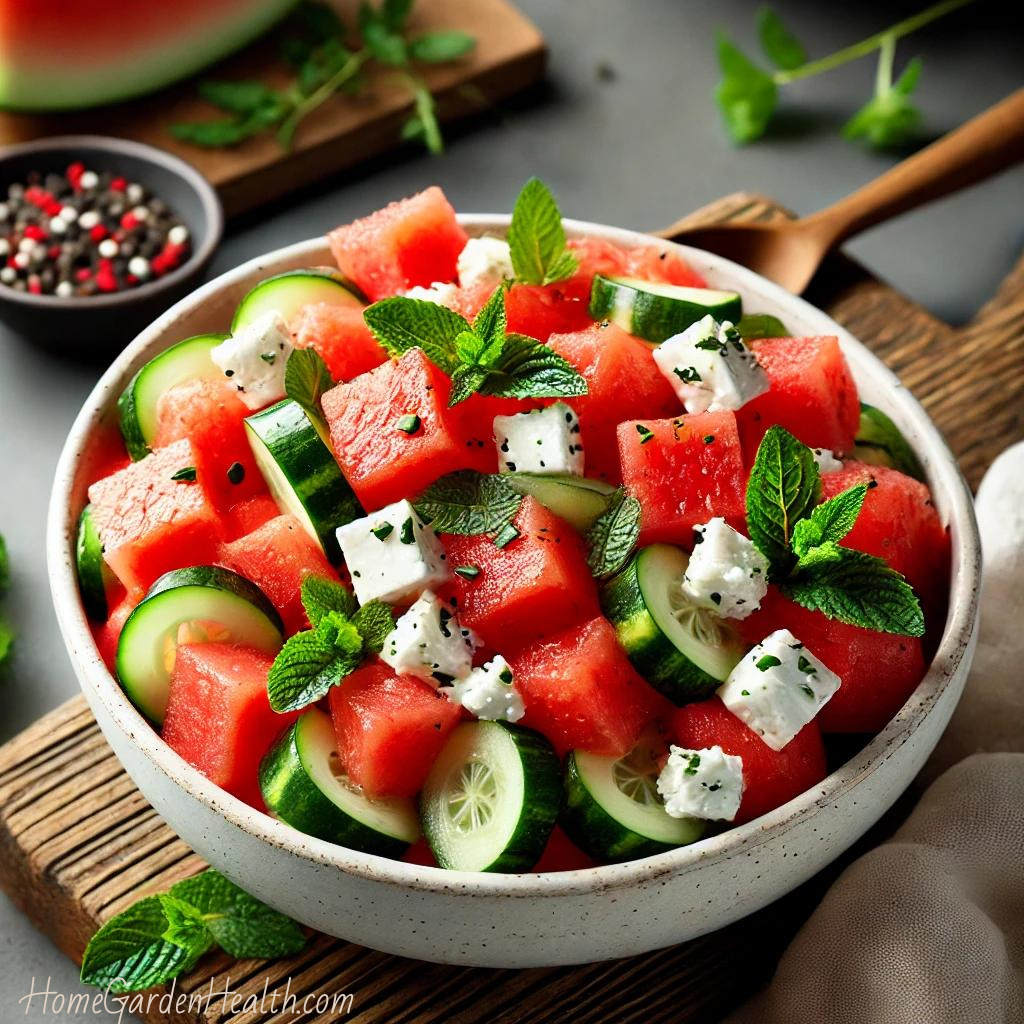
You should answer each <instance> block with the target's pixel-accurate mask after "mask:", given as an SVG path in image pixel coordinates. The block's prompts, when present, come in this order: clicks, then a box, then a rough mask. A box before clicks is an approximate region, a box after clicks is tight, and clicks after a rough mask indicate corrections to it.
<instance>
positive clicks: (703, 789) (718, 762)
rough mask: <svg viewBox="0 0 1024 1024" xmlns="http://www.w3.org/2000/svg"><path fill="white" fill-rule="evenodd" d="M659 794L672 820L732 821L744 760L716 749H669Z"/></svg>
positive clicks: (736, 808) (738, 796)
mask: <svg viewBox="0 0 1024 1024" xmlns="http://www.w3.org/2000/svg"><path fill="white" fill-rule="evenodd" d="M658 792H659V793H660V794H661V798H662V800H664V801H665V811H666V812H667V813H668V814H669V815H671V816H672V817H673V818H703V819H706V820H708V821H732V819H733V818H735V817H736V812H737V811H738V810H739V809H740V801H741V800H742V799H743V758H741V757H737V756H735V755H734V754H727V753H725V751H724V750H722V748H721V747H719V746H713V747H705V748H702V749H700V750H686V749H684V748H683V747H677V746H672V747H670V748H669V756H668V761H667V762H666V764H665V767H664V768H662V770H661V774H660V775H659V776H658Z"/></svg>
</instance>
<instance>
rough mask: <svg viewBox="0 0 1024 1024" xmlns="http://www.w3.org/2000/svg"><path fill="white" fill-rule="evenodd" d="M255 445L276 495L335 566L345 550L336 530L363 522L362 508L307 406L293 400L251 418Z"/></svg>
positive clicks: (248, 428)
mask: <svg viewBox="0 0 1024 1024" xmlns="http://www.w3.org/2000/svg"><path fill="white" fill-rule="evenodd" d="M245 428H246V434H247V435H248V438H249V446H250V447H251V448H252V452H253V455H254V456H255V458H256V465H257V466H258V467H259V469H260V472H261V473H262V474H263V479H264V480H266V482H267V487H268V488H269V489H270V493H271V494H272V495H273V496H274V500H275V501H276V502H277V504H278V505H279V506H280V507H281V510H282V511H284V512H289V513H291V514H292V515H293V516H295V518H296V519H298V520H299V522H300V523H302V526H303V528H304V529H305V530H306V532H307V533H308V534H309V535H310V537H312V538H313V539H314V540H315V541H316V542H317V543H318V544H319V545H320V546H321V547H322V548H323V550H324V553H325V554H326V555H327V557H328V558H329V559H330V560H331V561H332V562H334V563H338V562H340V561H341V549H340V548H339V547H338V540H337V537H335V534H334V531H335V530H336V529H337V528H338V527H339V526H344V524H345V523H350V522H352V520H353V519H359V518H360V517H361V516H362V515H363V510H362V507H361V506H360V504H359V502H358V501H357V500H356V496H355V495H354V494H353V493H352V488H351V487H349V485H348V481H347V480H346V479H345V478H344V477H343V476H342V475H341V470H340V469H339V468H338V463H337V462H336V461H335V459H334V456H333V455H332V454H331V452H330V449H329V448H328V447H327V445H325V444H324V442H323V441H322V440H321V438H320V434H319V432H318V431H317V429H316V426H315V425H314V424H313V422H312V421H311V420H310V418H309V417H308V416H307V415H306V413H305V411H304V410H303V408H302V406H300V405H299V404H298V403H297V402H293V401H291V400H290V399H285V400H284V401H283V402H278V403H277V405H272V406H271V407H270V408H269V409H264V410H263V411H262V412H258V413H256V414H255V415H253V416H249V417H247V418H246V420H245Z"/></svg>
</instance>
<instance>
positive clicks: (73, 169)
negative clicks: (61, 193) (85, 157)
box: [64, 163, 85, 188]
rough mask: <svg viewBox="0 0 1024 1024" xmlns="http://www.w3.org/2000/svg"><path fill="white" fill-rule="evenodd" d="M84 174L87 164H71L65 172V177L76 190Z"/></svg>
mask: <svg viewBox="0 0 1024 1024" xmlns="http://www.w3.org/2000/svg"><path fill="white" fill-rule="evenodd" d="M83 174H85V164H82V163H74V164H71V165H69V167H68V169H67V170H66V171H65V172H64V176H65V177H66V178H67V179H68V181H70V182H71V184H72V185H73V186H74V187H75V188H78V183H79V181H81V178H82V175H83Z"/></svg>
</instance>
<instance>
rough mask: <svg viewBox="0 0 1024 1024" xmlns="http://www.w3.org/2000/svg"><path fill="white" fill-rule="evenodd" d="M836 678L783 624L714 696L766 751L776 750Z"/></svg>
mask: <svg viewBox="0 0 1024 1024" xmlns="http://www.w3.org/2000/svg"><path fill="white" fill-rule="evenodd" d="M841 682H842V680H841V679H840V678H839V676H837V675H836V674H835V672H833V671H832V670H831V669H829V668H826V666H825V665H824V664H823V663H822V662H821V661H819V660H818V659H817V658H816V657H815V656H814V655H813V654H811V652H810V651H809V650H807V648H806V647H804V645H803V644H802V643H800V641H799V640H797V638H796V637H795V636H793V634H792V633H791V632H790V631H789V630H788V629H777V630H776V631H775V632H774V633H772V634H771V635H770V636H767V637H765V638H764V640H762V641H761V642H760V643H759V644H758V645H757V646H756V647H755V648H754V649H753V650H752V651H750V653H749V654H746V655H744V657H743V660H742V661H741V662H740V663H739V664H738V665H737V666H736V667H735V668H734V669H733V670H732V672H730V673H729V678H728V679H726V681H725V682H724V683H723V684H722V685H721V686H720V687H719V688H718V696H719V697H721V699H722V703H723V704H724V705H725V706H726V707H727V708H728V709H729V710H730V711H731V712H732V713H733V714H734V715H735V716H736V717H737V718H738V719H740V721H742V722H744V723H746V725H747V726H749V727H750V728H751V729H752V730H753V731H754V732H756V733H757V734H758V736H760V737H761V739H763V740H764V741H765V743H767V744H768V746H769V747H771V748H772V750H782V748H783V747H785V746H786V744H787V743H789V741H790V740H792V739H793V737H794V736H796V734H797V733H798V732H799V731H800V730H801V729H802V728H803V727H804V726H805V725H806V724H807V723H808V722H809V721H810V720H811V719H812V718H814V716H815V715H816V714H817V713H818V712H819V711H820V710H821V709H822V708H823V707H824V706H825V705H826V704H827V703H828V702H829V700H830V699H831V698H832V695H833V694H834V693H835V692H836V690H838V689H839V685H840V683H841Z"/></svg>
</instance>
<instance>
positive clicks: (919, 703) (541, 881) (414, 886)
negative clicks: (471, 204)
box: [47, 214, 981, 898]
mask: <svg viewBox="0 0 1024 1024" xmlns="http://www.w3.org/2000/svg"><path fill="white" fill-rule="evenodd" d="M459 219H460V222H461V223H462V224H463V226H464V227H465V228H466V229H467V230H468V231H469V232H470V233H471V234H472V233H476V234H480V233H484V232H488V231H493V232H496V233H504V231H505V230H506V229H507V226H508V222H509V218H508V216H507V215H491V214H462V215H460V218H459ZM565 223H566V228H567V230H568V232H569V234H570V236H573V237H581V236H594V237H599V238H603V239H607V240H609V241H612V242H615V243H617V244H619V245H623V246H626V247H634V246H637V245H650V244H657V245H660V246H668V247H669V248H672V249H675V250H676V251H678V252H679V253H680V255H682V256H683V257H684V258H686V259H689V260H690V261H691V262H692V263H694V265H695V266H697V267H698V268H700V269H704V268H707V269H709V270H711V271H712V272H713V273H715V274H722V275H727V276H728V278H729V280H730V281H732V282H734V283H735V287H736V288H737V289H738V290H740V291H741V292H743V291H744V290H745V289H753V290H755V291H759V292H761V293H762V294H763V295H764V296H767V297H768V298H769V299H770V300H771V301H772V302H774V303H777V304H778V305H779V306H780V307H782V308H784V309H789V310H792V311H793V312H794V315H795V316H797V317H799V318H800V319H804V320H806V319H811V320H816V321H817V322H818V323H819V324H820V325H821V331H820V333H826V334H835V335H837V336H838V337H839V338H840V343H841V345H842V347H843V349H844V351H845V352H846V354H847V356H848V358H851V361H852V362H853V364H854V366H855V375H861V376H870V377H871V378H872V379H873V381H874V382H875V383H877V384H879V385H880V386H884V387H885V388H886V390H887V392H889V394H890V401H889V402H887V407H888V408H889V409H890V410H892V409H894V408H898V410H899V413H900V415H902V416H903V417H904V418H907V419H909V420H911V421H913V423H914V425H915V430H916V431H917V432H918V434H919V436H920V438H921V443H920V445H919V446H918V451H919V453H920V454H922V455H923V456H924V457H925V459H926V461H927V463H928V464H929V466H930V467H931V481H932V484H933V486H935V487H937V488H941V489H942V490H943V492H944V493H945V496H946V499H947V501H948V503H949V522H950V526H951V529H952V530H953V531H954V533H955V536H956V537H957V538H958V539H959V543H958V545H957V544H955V545H954V548H956V547H959V560H958V562H957V563H956V564H955V565H954V566H953V572H952V590H951V594H950V606H949V614H948V616H947V621H946V629H945V631H944V633H943V637H942V641H941V643H940V645H939V647H938V650H937V652H936V654H935V657H934V659H933V661H932V663H931V666H930V667H929V669H928V672H927V673H926V675H925V676H924V678H923V679H922V681H921V683H920V684H919V685H918V687H917V688H916V689H915V691H914V692H913V694H912V695H911V696H910V698H909V699H908V700H907V702H906V703H905V704H904V706H903V708H902V709H901V710H900V711H899V712H898V713H897V715H896V716H895V717H894V718H893V719H892V721H891V722H890V723H889V724H888V725H887V726H886V727H885V728H884V729H883V730H882V731H881V732H880V733H879V734H878V735H877V736H876V737H874V739H872V740H871V741H870V742H869V743H868V744H867V746H865V747H864V748H863V749H862V750H861V751H860V753H858V754H856V755H855V756H854V757H852V758H851V759H850V760H849V761H847V762H846V763H845V764H843V765H842V766H841V767H840V768H838V769H837V770H836V771H835V772H833V773H832V774H831V775H829V776H828V777H827V778H826V779H825V780H824V781H823V782H822V783H821V784H820V785H818V786H815V787H813V788H812V789H810V790H808V791H807V792H805V793H802V794H801V795H800V796H798V797H796V798H794V799H793V800H790V801H789V802H788V803H786V804H784V805H783V806H781V807H779V808H777V809H776V810H774V811H772V812H771V813H769V814H766V815H764V816H763V817H761V818H758V819H756V820H754V821H752V822H749V823H747V824H745V825H741V826H739V827H737V828H734V829H731V830H729V831H728V832H724V833H722V834H719V835H716V836H712V837H710V838H708V839H704V840H701V841H699V842H697V843H694V844H693V845H691V846H685V847H680V848H679V849H676V850H671V851H669V852H667V853H662V854H659V855H657V856H654V857H649V858H646V859H643V860H635V861H627V862H625V863H622V864H611V865H604V866H600V867H594V868H584V869H578V870H575V871H564V872H547V873H524V874H477V873H472V872H460V871H449V870H445V869H442V868H435V867H427V866H422V865H417V864H409V863H405V862H403V861H395V860H389V859H386V858H382V857H378V856H375V855H372V854H364V853H359V852H358V851H354V850H349V849H346V848H344V847H341V846H336V845H334V844H331V843H328V842H325V841H323V840H320V839H316V838H313V837H311V836H307V835H304V834H303V833H300V832H298V831H296V830H295V829H293V828H291V827H289V826H288V825H285V824H284V823H283V822H280V821H277V820H276V819H274V818H271V817H269V816H267V815H266V814H263V813H261V812H259V811H257V810H255V809H253V808H251V807H249V806H248V805H247V804H245V803H243V802H242V801H241V800H239V799H237V798H235V797H233V796H231V795H229V794H227V793H225V792H224V791H223V790H221V789H220V788H219V787H217V786H216V785H214V784H213V783H212V782H210V781H209V780H208V779H207V778H206V777H205V776H203V775H202V774H201V773H200V772H198V771H197V770H196V769H195V768H193V767H191V766H190V765H189V764H187V763H186V762H185V761H183V760H182V759H181V758H180V757H178V755H177V754H175V753H174V752H173V751H172V750H171V749H170V747H168V746H166V745H165V744H164V743H163V741H162V740H161V739H160V737H159V736H158V735H157V733H156V732H154V731H153V729H152V728H151V727H150V725H149V724H148V723H147V722H146V720H145V719H144V718H143V717H142V716H141V715H140V714H139V712H138V711H136V709H135V708H134V707H133V706H132V705H131V703H130V702H129V701H128V699H127V698H126V697H125V695H124V693H123V692H122V690H121V688H120V687H119V686H118V684H117V682H116V680H115V679H114V678H113V676H112V675H111V674H110V673H109V672H108V671H107V669H106V667H105V665H104V664H103V662H102V660H101V658H100V656H99V653H98V651H97V649H96V645H95V643H94V642H93V639H92V635H91V633H90V630H89V625H88V622H87V620H86V617H85V613H84V611H83V609H82V605H81V601H80V598H79V595H78V588H77V585H76V582H75V572H74V536H75V530H76V526H77V511H78V510H77V509H76V510H73V509H72V505H71V501H70V498H71V493H72V492H71V489H72V487H73V483H74V478H75V473H76V470H77V467H78V464H79V461H80V459H81V458H82V455H83V451H84V448H85V442H86V439H87V438H88V436H89V434H90V432H91V431H92V429H93V428H94V427H95V425H96V424H97V422H98V420H99V417H100V414H101V413H102V412H103V411H104V410H105V409H109V407H110V406H111V405H112V404H113V403H114V402H115V401H116V397H117V395H118V394H119V393H120V391H121V389H122V387H123V386H124V384H125V383H126V382H127V380H128V379H129V376H130V370H131V368H132V365H133V364H134V363H138V362H140V361H141V360H142V356H143V353H144V352H147V353H148V352H149V350H150V349H152V350H154V351H153V354H155V351H159V350H160V349H161V348H163V347H165V346H166V345H167V344H170V343H171V340H177V339H176V338H173V339H172V338H168V340H167V341H166V342H164V343H163V344H161V340H160V337H161V334H162V333H163V332H165V331H167V330H168V329H169V328H172V327H173V325H174V323H175V321H176V320H177V319H178V318H179V317H180V316H182V315H184V314H185V313H187V312H190V311H191V310H192V309H193V308H194V307H195V306H197V305H199V304H201V303H202V302H203V301H204V300H205V299H206V298H207V297H209V296H211V295H213V294H215V293H216V292H217V291H219V290H220V289H222V288H225V287H230V286H231V285H232V284H233V283H234V282H237V281H238V280H240V279H243V278H245V277H246V276H248V275H249V274H255V273H257V272H259V271H260V270H261V269H263V268H265V266H266V264H267V263H268V262H273V263H278V262H281V261H284V260H294V261H296V262H297V263H298V264H300V265H301V263H303V262H311V263H315V262H317V260H318V259H319V260H320V261H321V262H322V256H323V252H324V248H325V244H324V242H323V240H322V239H312V240H309V241H305V242H299V243H296V244H294V245H290V246H287V247H284V248H281V249H278V250H276V251H274V252H272V253H269V254H267V255H265V256H261V257H257V258H256V259H253V260H250V261H248V262H247V263H245V264H243V265H241V266H240V267H237V268H236V269H234V270H232V271H229V272H227V273H225V274H223V275H221V276H220V277H219V278H217V279H215V280H213V281H211V282H209V283H208V284H206V285H204V286H203V287H201V288H199V289H198V290H197V291H195V292H194V293H192V294H191V295H190V296H187V297H186V298H185V299H182V300H181V301H180V302H179V303H177V304H176V305H175V306H173V307H172V308H171V309H170V310H168V311H167V312H166V313H165V314H163V316H161V317H160V318H159V319H158V320H156V321H155V322H154V323H153V324H152V325H151V326H150V327H149V328H148V329H147V330H145V331H144V332H143V333H142V334H140V335H139V337H138V338H136V339H135V341H134V342H132V344H131V345H129V346H128V348H127V349H126V350H125V351H124V352H122V353H121V354H120V355H119V356H118V357H117V359H116V360H115V361H114V363H113V364H112V365H111V367H110V368H109V369H108V370H107V372H106V373H105V374H104V375H103V377H102V378H101V379H100V381H99V382H98V384H97V385H96V387H95V389H94V390H93V392H92V393H91V395H90V396H89V398H88V399H87V400H86V402H85V404H84V405H83V407H82V409H81V411H80V412H79V414H78V417H77V418H76V420H75V422H74V424H73V426H72V428H71V431H70V433H69V436H68V440H67V442H66V444H65V447H64V450H63V452H62V454H61V457H60V461H59V463H58V466H57V470H56V475H55V481H54V487H53V492H52V496H51V502H50V508H49V518H48V524H47V561H48V566H49V574H50V581H51V590H52V593H53V600H54V605H55V608H56V611H57V618H58V622H59V624H60V627H61V630H62V633H63V635H64V639H65V642H66V645H67V647H68V651H69V654H70V656H71V658H72V659H73V660H76V661H77V663H78V664H77V668H78V671H79V675H80V678H81V679H82V681H83V688H84V687H85V686H86V685H88V686H89V687H91V688H92V689H93V691H94V695H95V696H96V697H97V698H98V699H99V700H100V701H102V703H103V705H104V706H105V708H106V710H107V712H108V713H109V714H110V716H111V717H112V719H113V720H114V722H115V724H116V725H117V726H118V728H120V729H121V730H122V731H124V732H125V733H126V734H127V735H129V736H131V737H132V738H133V740H134V742H135V743H136V744H137V745H138V747H139V748H140V750H141V751H142V752H143V753H144V754H145V755H146V757H148V758H149V759H150V760H151V761H152V762H153V763H154V764H155V765H156V766H157V767H158V768H159V769H160V770H161V771H162V772H163V773H164V774H165V775H166V776H167V777H168V778H170V779H171V780H172V781H173V782H174V783H175V784H176V785H177V786H179V787H181V788H182V789H183V790H185V791H186V792H187V793H189V794H191V795H192V796H193V797H194V798H195V799H197V800H199V801H201V802H202V803H204V804H206V805H208V806H209V807H210V808H212V809H213V810H215V811H216V812H217V813H219V814H220V815H222V816H223V817H224V818H225V819H226V820H227V822H229V823H230V824H231V825H232V826H234V827H236V828H239V829H242V830H244V831H245V832H247V833H249V834H250V835H252V836H254V837H256V838H258V839H260V840H262V841H263V842H265V843H267V844H269V845H270V846H273V847H277V848H280V849H281V850H283V851H286V852H289V853H291V854H293V855H295V856H299V857H301V858H303V859H305V860H307V861H310V862H314V863H317V864H321V865H324V866H328V867H333V868H337V869H338V870H339V871H342V872H345V873H348V874H352V875H356V876H359V877H362V878H365V879H368V880H372V881H375V882H378V883H383V884H390V885H394V886H397V887H400V888H404V889H408V890H412V891H424V892H439V891H450V892H452V893H458V894H460V895H463V894H468V895H471V896H472V895H479V896H510V897H513V898H528V897H536V896H543V895H552V896H571V895H576V894H584V893H594V892H602V891H609V890H614V889H619V888H625V887H630V886H633V885H635V884H638V883H640V882H649V881H651V880H652V879H658V878H660V877H663V876H666V875H677V874H685V873H687V872H689V871H692V870H696V869H698V868H703V867H706V866H709V865H711V864H713V863H716V862H717V863H722V864H725V863H727V862H728V861H729V860H730V859H731V858H732V857H734V856H739V855H745V854H748V853H749V852H750V851H751V849H752V848H755V847H758V846H761V845H762V844H764V843H767V842H769V841H772V840H774V839H776V838H777V837H780V836H783V835H785V833H786V832H788V831H789V830H790V829H791V828H793V827H795V826H796V825H797V823H799V822H802V820H803V819H805V818H807V817H808V816H809V815H813V814H814V813H815V812H816V811H817V810H818V809H819V808H822V807H824V806H826V805H828V804H832V803H836V802H837V801H838V799H839V798H840V797H841V796H843V795H845V794H846V793H848V792H849V791H850V790H851V789H852V788H853V787H855V786H856V785H857V784H858V782H860V781H861V780H862V779H863V778H865V777H866V776H867V775H869V774H870V773H871V772H872V771H873V770H874V769H875V768H876V767H877V766H878V765H879V764H880V762H881V761H883V760H884V759H885V755H886V753H887V752H890V751H892V750H894V749H896V748H898V747H899V746H901V745H902V744H903V743H905V742H906V741H907V740H908V739H909V738H910V737H911V736H912V734H913V733H914V732H915V730H916V729H917V728H918V727H919V726H920V724H921V723H922V722H923V720H924V719H925V717H926V716H927V715H928V714H929V713H930V711H931V709H932V707H933V706H934V704H935V703H936V701H937V700H938V698H939V697H940V695H941V694H942V692H943V691H944V690H945V688H946V687H947V686H948V685H950V683H951V681H952V680H953V679H954V678H955V677H956V675H957V672H958V669H959V668H960V666H961V663H962V662H963V660H964V659H965V658H966V657H967V656H968V654H969V651H970V649H971V640H972V636H973V632H974V628H975V624H976V619H977V609H978V581H979V577H980V562H981V550H980V541H979V538H978V530H977V524H976V521H975V518H974V508H973V503H972V499H971V494H970V491H969V489H968V487H967V484H966V482H965V481H964V479H963V477H962V475H961V473H960V471H959V469H958V467H957V464H956V460H955V459H954V457H953V455H952V454H951V453H950V451H949V449H948V448H947V446H946V444H945V441H944V440H943V439H942V437H941V435H940V434H939V432H938V430H937V428H936V427H935V426H934V424H932V422H931V420H930V419H929V418H928V417H927V415H926V413H925V412H924V410H923V409H922V408H921V406H920V404H919V403H918V402H917V400H916V399H914V398H913V396H912V395H911V394H910V393H909V392H908V391H907V390H906V389H905V388H904V387H903V385H902V384H901V383H900V381H899V380H898V378H897V377H896V376H895V374H893V373H892V372H891V371H890V370H889V369H888V368H887V367H886V366H885V365H884V364H883V363H882V362H881V361H880V360H879V359H878V358H877V357H875V356H874V355H872V354H871V353H870V352H869V351H868V349H867V348H865V347H864V346H863V345H861V343H860V342H858V341H857V340H856V339H855V338H853V336H852V335H850V334H849V332H847V331H845V330H844V329H843V328H842V327H840V326H839V325H838V324H836V323H834V322H833V321H832V320H831V319H830V318H828V317H827V316H826V315H825V314H824V313H822V312H821V311H820V310H817V309H816V308H815V307H813V306H811V305H810V303H807V302H805V301H804V300H803V299H801V298H798V297H795V296H793V295H791V294H790V293H789V292H786V291H785V290H784V289H782V288H780V287H779V286H777V285H775V284H773V283H772V282H770V281H767V280H766V279H764V278H762V277H760V276H759V275H757V274H754V273H753V272H752V271H749V270H747V269H746V268H744V267H741V266H739V265H737V264H734V263H732V262H731V261H729V260H725V259H723V258H722V257H719V256H715V255H713V254H711V253H707V252H704V251H703V250H698V249H692V248H690V247H688V246H680V245H676V244H674V243H666V242H664V241H663V240H661V239H655V238H652V237H651V236H649V235H644V234H642V233H639V232H635V231H628V230H625V229H619V228H609V227H605V226H602V225H597V224H592V223H588V222H583V221H572V220H567V221H566V222H565ZM910 781H911V780H910V779H909V778H908V779H907V780H906V782H907V784H909V782H910Z"/></svg>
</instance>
